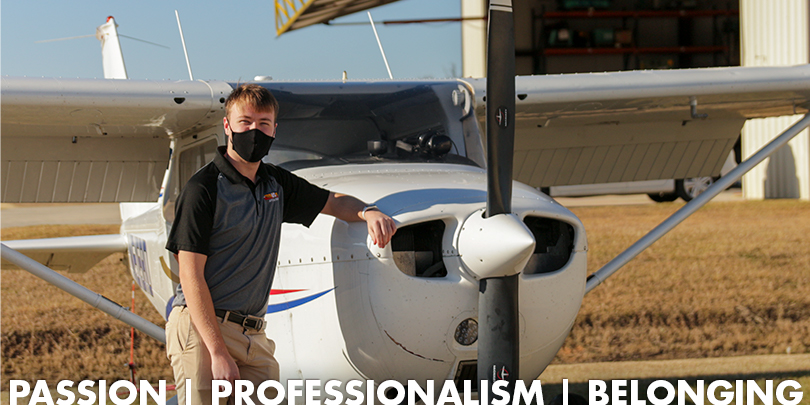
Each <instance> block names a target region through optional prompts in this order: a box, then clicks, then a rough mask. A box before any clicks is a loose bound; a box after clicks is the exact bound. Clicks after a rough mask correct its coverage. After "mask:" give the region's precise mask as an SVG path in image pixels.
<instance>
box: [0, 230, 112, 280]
mask: <svg viewBox="0 0 810 405" xmlns="http://www.w3.org/2000/svg"><path fill="white" fill-rule="evenodd" d="M3 244H5V245H6V246H8V247H10V248H12V249H14V250H16V251H18V252H20V253H22V254H24V255H26V256H28V257H30V258H31V259H34V260H36V261H37V262H39V263H42V264H44V265H45V266H47V267H50V268H51V269H53V270H62V271H68V272H70V273H84V272H86V271H87V270H90V269H91V268H92V267H93V266H95V265H96V263H98V262H100V261H101V260H103V259H104V258H105V257H107V256H109V255H111V254H113V253H119V252H120V253H123V252H126V251H127V241H126V238H125V237H124V236H123V235H120V234H115V235H92V236H72V237H66V238H48V239H28V240H25V239H24V240H9V241H3ZM2 263H3V266H2V268H3V270H17V269H19V268H18V267H17V266H15V265H14V264H11V263H10V262H7V261H6V260H3V261H2Z"/></svg>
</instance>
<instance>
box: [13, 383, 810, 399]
mask: <svg viewBox="0 0 810 405" xmlns="http://www.w3.org/2000/svg"><path fill="white" fill-rule="evenodd" d="M186 384H187V386H189V385H190V384H191V380H186ZM439 385H440V386H441V387H439ZM437 388H439V390H438V394H437ZM479 388H480V392H476V391H477V390H476V389H474V388H473V387H472V385H471V381H469V380H468V381H464V384H463V388H462V389H461V390H459V388H458V387H457V386H456V383H455V382H454V381H452V380H448V381H444V382H441V381H427V383H426V384H425V386H424V387H423V386H422V385H420V384H419V383H418V382H417V381H414V380H409V381H408V382H407V384H402V383H400V382H398V381H394V380H388V381H383V382H381V383H379V384H376V383H375V381H374V380H368V381H362V380H351V381H348V382H345V383H344V382H343V381H338V380H331V381H327V382H326V383H324V384H322V383H321V381H319V380H287V381H286V385H284V384H282V383H280V382H278V381H272V380H268V381H265V382H263V383H261V384H260V385H259V386H258V387H254V385H253V383H252V382H250V381H247V380H237V381H236V382H235V383H234V384H231V383H229V382H228V381H218V380H215V381H213V382H212V390H211V396H212V400H213V401H212V402H214V403H217V400H218V399H220V398H228V397H233V398H234V403H235V404H236V405H259V404H256V403H255V402H254V401H253V400H252V399H251V398H250V396H251V395H252V394H254V391H255V393H256V397H257V398H258V399H259V403H260V404H262V405H281V404H285V405H293V404H305V405H341V404H345V405H375V404H381V405H400V404H403V403H407V404H408V405H414V404H416V403H422V404H424V405H479V404H480V405H485V404H490V403H491V404H492V405H522V404H537V405H544V402H543V391H542V388H541V386H540V381H532V382H531V384H529V385H528V386H526V384H525V383H524V382H523V381H517V382H516V383H515V387H514V393H513V394H510V393H509V392H508V391H507V390H506V388H507V383H506V381H497V382H495V383H494V384H492V385H491V386H490V385H489V382H487V381H481V384H480V385H479ZM139 391H140V397H139V396H138V392H139ZM562 392H563V397H562V399H563V404H564V405H567V404H568V395H567V394H568V392H569V391H568V380H563V383H562ZM52 395H53V394H52V392H51V390H50V389H49V387H48V384H47V381H45V380H38V381H36V383H34V384H33V387H32V384H31V383H29V382H28V381H24V380H11V381H10V399H11V405H16V404H23V403H27V404H29V405H32V404H48V405H54V404H56V405H68V404H78V405H91V404H99V403H100V404H104V403H107V401H110V402H112V403H113V404H116V405H129V404H136V403H139V404H142V405H145V404H146V403H147V402H148V401H149V400H151V401H153V402H154V403H157V404H165V403H166V400H167V397H166V381H165V380H161V381H159V383H158V384H157V385H156V386H153V385H152V384H151V383H150V382H148V381H146V380H141V381H140V385H139V386H137V387H136V385H135V384H133V383H132V382H130V381H126V380H122V381H116V382H113V383H111V384H109V385H108V384H107V381H105V380H100V381H92V380H85V381H80V382H78V383H77V382H74V381H70V380H64V381H60V382H59V383H58V384H57V386H56V399H54V397H53V396H52ZM29 397H30V398H29ZM802 397H803V393H802V386H801V384H799V383H798V382H797V381H794V380H785V381H781V382H780V383H778V384H774V381H773V380H766V381H765V383H764V387H762V386H760V385H758V384H757V383H756V382H755V381H753V380H736V381H726V380H713V381H711V382H709V383H708V384H707V383H706V381H703V380H697V381H692V385H690V383H689V382H688V381H685V380H678V381H676V382H675V383H674V384H673V383H672V382H669V381H667V380H657V381H653V382H652V383H650V384H649V385H648V386H647V388H646V390H644V389H640V388H639V382H638V380H610V381H603V380H589V381H588V403H589V404H590V405H664V404H667V405H670V404H678V405H683V404H685V403H686V400H687V398H688V399H689V400H690V401H691V402H692V403H694V404H695V405H709V404H710V405H749V404H750V405H753V404H754V403H755V401H756V400H759V401H760V403H762V404H764V405H776V404H779V405H798V404H799V403H801V401H802ZM186 398H187V399H188V398H189V397H186ZM26 399H27V400H28V402H25V400H26ZM406 399H407V400H406ZM179 405H191V404H179Z"/></svg>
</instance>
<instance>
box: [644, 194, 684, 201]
mask: <svg viewBox="0 0 810 405" xmlns="http://www.w3.org/2000/svg"><path fill="white" fill-rule="evenodd" d="M647 195H648V196H650V199H651V200H653V201H655V202H672V201H675V200H677V199H678V194H677V193H650V194H647Z"/></svg>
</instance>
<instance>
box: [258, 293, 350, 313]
mask: <svg viewBox="0 0 810 405" xmlns="http://www.w3.org/2000/svg"><path fill="white" fill-rule="evenodd" d="M332 290H334V288H330V289H328V290H326V291H323V292H319V293H317V294H313V295H310V296H307V297H304V298H299V299H297V300H292V301H290V302H282V303H280V304H270V305H268V306H267V313H268V314H273V313H276V312H281V311H286V310H288V309H291V308H295V307H297V306H300V305H304V304H306V303H307V302H310V301H313V300H315V299H317V298H320V297H321V296H323V295H325V294H326V293H328V292H330V291H332Z"/></svg>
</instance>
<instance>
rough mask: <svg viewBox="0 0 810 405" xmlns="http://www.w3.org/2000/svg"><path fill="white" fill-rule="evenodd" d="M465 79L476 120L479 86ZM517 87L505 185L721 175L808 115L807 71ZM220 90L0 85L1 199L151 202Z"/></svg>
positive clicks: (86, 83)
mask: <svg viewBox="0 0 810 405" xmlns="http://www.w3.org/2000/svg"><path fill="white" fill-rule="evenodd" d="M468 81H469V82H470V83H471V85H472V86H473V89H474V91H475V98H476V100H475V101H476V103H475V104H476V106H477V107H476V109H475V111H476V115H477V116H478V118H479V121H480V122H481V123H482V124H483V121H484V102H483V100H484V98H485V96H486V94H485V89H486V81H485V79H468ZM288 85H289V86H295V85H296V83H289V84H288ZM302 85H306V84H302ZM516 89H517V94H516V97H517V103H516V111H515V112H514V118H515V119H516V123H517V125H516V127H517V131H516V139H515V160H514V178H515V179H516V180H518V181H521V182H524V183H526V184H529V185H531V186H535V187H546V186H556V185H574V184H588V183H604V182H619V181H633V180H653V179H673V178H688V177H698V176H708V175H718V174H719V172H720V169H721V167H722V164H723V162H724V160H725V158H726V156H727V155H728V153H729V151H730V150H731V148H732V146H733V144H734V142H735V141H736V139H737V138H738V136H739V132H740V129H741V128H742V125H743V123H744V122H745V120H746V119H749V118H761V117H769V116H777V115H790V114H800V113H804V112H807V111H808V107H809V105H808V104H809V103H810V65H805V66H795V67H766V68H750V67H748V68H739V67H738V68H714V69H686V70H671V71H634V72H616V73H595V74H575V75H555V76H526V77H517V78H516ZM230 91H231V87H230V85H229V84H228V83H226V82H214V81H212V82H203V81H196V82H189V81H137V80H126V81H122V80H95V79H36V78H9V77H4V78H2V92H3V97H2V100H0V101H1V102H2V128H1V129H2V134H3V138H2V143H3V145H2V146H3V151H4V153H3V155H2V167H3V170H2V184H3V190H2V202H115V201H118V202H128V201H155V200H156V199H157V197H158V195H159V192H160V184H161V179H162V177H163V173H164V171H165V168H166V165H167V162H168V157H169V153H170V150H169V142H170V141H169V139H170V138H171V137H172V136H185V135H191V134H195V133H201V132H203V131H208V130H211V131H216V129H215V128H218V125H219V124H220V120H221V117H222V116H223V114H224V106H223V103H224V99H225V97H226V96H227V95H228V94H229V93H230ZM10 151H13V153H9V152H10Z"/></svg>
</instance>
